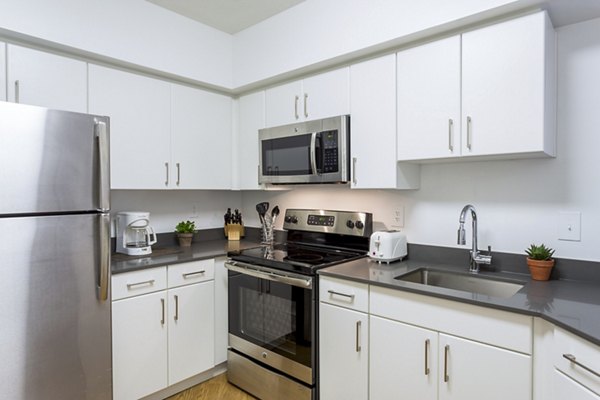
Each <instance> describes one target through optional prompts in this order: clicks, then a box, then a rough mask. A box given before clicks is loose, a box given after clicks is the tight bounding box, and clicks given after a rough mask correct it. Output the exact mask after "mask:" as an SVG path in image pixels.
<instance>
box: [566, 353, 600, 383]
mask: <svg viewBox="0 0 600 400" xmlns="http://www.w3.org/2000/svg"><path fill="white" fill-rule="evenodd" d="M562 356H563V358H566V359H567V360H569V361H571V362H572V363H573V364H575V365H577V366H578V367H581V368H583V369H584V370H586V371H587V372H589V373H590V374H593V375H595V376H597V377H598V378H600V374H599V373H597V372H596V371H594V370H593V369H591V368H590V367H588V366H586V365H583V364H582V363H580V362H579V361H577V358H576V357H575V356H574V355H573V354H563V355H562Z"/></svg>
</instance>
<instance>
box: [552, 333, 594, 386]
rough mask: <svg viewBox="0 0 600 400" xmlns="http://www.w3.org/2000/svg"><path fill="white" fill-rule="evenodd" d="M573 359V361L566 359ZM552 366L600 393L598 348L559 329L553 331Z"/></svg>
mask: <svg viewBox="0 0 600 400" xmlns="http://www.w3.org/2000/svg"><path fill="white" fill-rule="evenodd" d="M571 356H572V357H574V359H573V361H571V360H569V359H567V358H566V357H571ZM554 366H555V367H556V368H557V369H558V370H560V371H562V372H563V373H565V374H566V375H568V376H570V377H571V378H573V379H574V380H576V381H578V382H580V383H581V384H583V385H584V386H587V387H588V388H590V389H591V390H593V391H594V392H596V393H600V378H599V377H598V376H596V375H594V373H593V372H590V371H588V370H586V368H588V369H590V370H592V371H594V372H596V373H597V374H600V347H599V346H596V345H595V344H593V343H590V342H588V341H587V340H584V339H582V338H580V337H578V336H576V335H574V334H572V333H570V332H567V331H565V330H564V329H561V328H558V327H557V328H555V330H554Z"/></svg>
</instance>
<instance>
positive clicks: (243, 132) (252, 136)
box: [238, 91, 265, 190]
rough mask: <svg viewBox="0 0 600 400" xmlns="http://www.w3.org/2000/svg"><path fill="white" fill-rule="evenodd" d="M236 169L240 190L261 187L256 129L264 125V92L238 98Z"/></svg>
mask: <svg viewBox="0 0 600 400" xmlns="http://www.w3.org/2000/svg"><path fill="white" fill-rule="evenodd" d="M238 102H239V103H238V110H239V119H238V124H239V126H238V171H239V187H240V189H242V190H257V189H261V186H260V185H259V184H258V164H259V143H258V130H259V129H262V128H264V127H265V92H264V91H261V92H256V93H252V94H249V95H247V96H242V97H240V98H239V100H238Z"/></svg>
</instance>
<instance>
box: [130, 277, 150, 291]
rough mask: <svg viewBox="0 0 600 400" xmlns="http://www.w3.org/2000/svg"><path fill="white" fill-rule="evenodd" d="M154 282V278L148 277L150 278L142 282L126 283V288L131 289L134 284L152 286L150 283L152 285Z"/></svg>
mask: <svg viewBox="0 0 600 400" xmlns="http://www.w3.org/2000/svg"><path fill="white" fill-rule="evenodd" d="M154 282H155V281H154V279H150V280H148V281H144V282H136V283H128V284H127V289H133V288H134V287H136V286H142V285H148V286H152V285H154Z"/></svg>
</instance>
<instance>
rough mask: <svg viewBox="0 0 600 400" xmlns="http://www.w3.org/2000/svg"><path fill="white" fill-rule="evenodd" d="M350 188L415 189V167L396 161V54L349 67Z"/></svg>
mask: <svg viewBox="0 0 600 400" xmlns="http://www.w3.org/2000/svg"><path fill="white" fill-rule="evenodd" d="M350 107H351V121H350V124H351V126H352V133H351V135H350V138H351V145H350V148H351V151H352V184H351V187H352V188H353V189H416V188H418V187H419V183H420V180H419V166H417V165H407V164H401V165H399V164H398V162H397V160H396V56H395V55H393V54H392V55H388V56H385V57H380V58H376V59H373V60H369V61H365V62H362V63H359V64H354V65H352V66H351V67H350Z"/></svg>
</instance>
